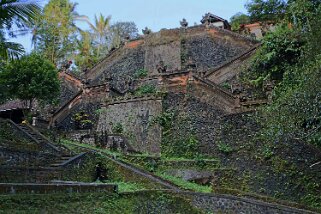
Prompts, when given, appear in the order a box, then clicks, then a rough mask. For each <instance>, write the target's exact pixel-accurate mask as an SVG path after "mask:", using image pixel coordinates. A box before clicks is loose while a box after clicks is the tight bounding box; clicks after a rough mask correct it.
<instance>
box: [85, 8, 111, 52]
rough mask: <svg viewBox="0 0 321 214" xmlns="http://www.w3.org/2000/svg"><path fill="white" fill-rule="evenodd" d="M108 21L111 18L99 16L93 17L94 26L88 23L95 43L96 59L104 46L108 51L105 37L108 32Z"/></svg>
mask: <svg viewBox="0 0 321 214" xmlns="http://www.w3.org/2000/svg"><path fill="white" fill-rule="evenodd" d="M110 19H111V16H107V17H104V16H103V15H102V14H100V16H99V17H97V16H95V24H92V23H90V22H88V24H89V26H90V28H91V30H92V31H93V36H94V38H95V40H96V43H97V56H98V57H100V56H101V55H102V49H103V48H104V46H105V47H106V48H107V49H108V44H107V37H108V34H109V31H110Z"/></svg>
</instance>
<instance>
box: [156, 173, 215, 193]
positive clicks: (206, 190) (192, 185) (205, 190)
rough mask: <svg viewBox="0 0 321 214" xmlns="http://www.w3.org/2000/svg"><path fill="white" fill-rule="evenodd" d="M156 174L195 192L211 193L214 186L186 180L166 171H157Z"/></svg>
mask: <svg viewBox="0 0 321 214" xmlns="http://www.w3.org/2000/svg"><path fill="white" fill-rule="evenodd" d="M156 175H158V176H160V177H162V178H164V179H166V180H169V181H171V182H173V183H174V184H176V185H177V186H179V187H181V188H182V189H186V190H192V191H195V192H203V193H209V192H212V187H211V186H202V185H199V184H196V183H192V182H189V181H185V180H183V179H181V178H178V177H174V176H171V175H168V174H166V173H164V172H156Z"/></svg>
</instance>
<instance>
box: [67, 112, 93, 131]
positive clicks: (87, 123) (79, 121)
mask: <svg viewBox="0 0 321 214" xmlns="http://www.w3.org/2000/svg"><path fill="white" fill-rule="evenodd" d="M72 119H73V121H74V122H75V125H76V128H77V129H90V128H91V127H92V125H93V124H94V123H93V122H92V121H91V120H90V119H89V114H86V113H85V112H84V111H80V112H78V113H76V114H74V115H73V116H72Z"/></svg>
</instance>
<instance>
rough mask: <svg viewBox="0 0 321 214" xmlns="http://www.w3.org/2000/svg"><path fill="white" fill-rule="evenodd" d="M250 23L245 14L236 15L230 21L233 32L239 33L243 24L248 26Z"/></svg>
mask: <svg viewBox="0 0 321 214" xmlns="http://www.w3.org/2000/svg"><path fill="white" fill-rule="evenodd" d="M248 23H250V17H249V16H248V15H246V14H244V13H240V12H239V13H236V14H235V15H234V16H232V17H231V19H230V24H231V26H232V30H233V31H237V30H239V29H240V26H241V25H242V24H248Z"/></svg>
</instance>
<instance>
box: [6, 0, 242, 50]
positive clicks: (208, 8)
mask: <svg viewBox="0 0 321 214" xmlns="http://www.w3.org/2000/svg"><path fill="white" fill-rule="evenodd" d="M40 1H41V0H40ZM71 1H72V2H77V3H78V6H77V9H76V11H77V12H78V13H79V14H80V15H86V16H88V17H89V18H90V20H91V21H92V22H93V20H94V17H95V15H97V16H98V15H99V14H100V13H101V14H103V15H104V16H109V15H110V16H111V17H112V19H111V21H112V22H117V21H133V22H135V24H136V25H137V27H138V30H139V33H141V30H142V29H143V28H145V27H148V28H150V29H152V31H154V32H157V31H159V30H160V29H163V28H167V29H170V28H176V27H179V26H180V25H179V21H180V20H182V19H183V18H185V19H186V20H187V22H188V23H189V26H192V25H194V23H197V24H200V20H201V19H202V16H203V15H204V14H205V13H207V12H211V13H213V14H215V15H217V16H220V17H222V18H224V19H227V20H229V19H230V17H231V16H233V15H234V14H236V13H237V12H243V13H246V10H245V8H244V4H245V3H246V0H71ZM42 2H43V4H44V3H45V2H48V1H47V0H45V1H42ZM77 25H78V26H79V27H80V28H81V29H83V30H85V29H88V25H87V24H85V23H77ZM11 41H15V42H19V43H21V44H22V45H23V46H24V47H25V49H26V50H27V52H29V51H30V50H31V35H27V36H24V37H18V38H16V39H11Z"/></svg>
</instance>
